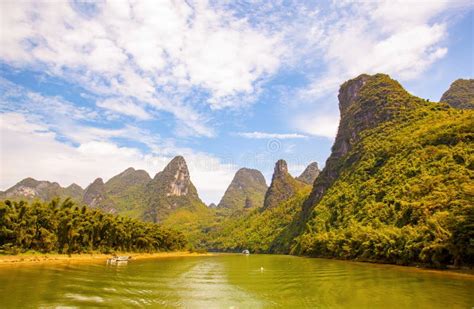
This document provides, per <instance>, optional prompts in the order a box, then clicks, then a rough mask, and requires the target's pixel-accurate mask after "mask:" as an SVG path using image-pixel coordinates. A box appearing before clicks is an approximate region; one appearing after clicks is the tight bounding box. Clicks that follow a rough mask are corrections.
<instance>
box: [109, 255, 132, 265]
mask: <svg viewBox="0 0 474 309" xmlns="http://www.w3.org/2000/svg"><path fill="white" fill-rule="evenodd" d="M131 259H132V257H131V256H113V257H111V258H109V259H107V264H117V263H127V262H128V261H129V260H131Z"/></svg>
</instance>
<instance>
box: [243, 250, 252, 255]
mask: <svg viewBox="0 0 474 309" xmlns="http://www.w3.org/2000/svg"><path fill="white" fill-rule="evenodd" d="M242 254H245V255H249V254H250V251H249V250H247V249H245V250H244V251H242Z"/></svg>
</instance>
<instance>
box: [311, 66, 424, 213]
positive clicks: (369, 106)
mask: <svg viewBox="0 0 474 309" xmlns="http://www.w3.org/2000/svg"><path fill="white" fill-rule="evenodd" d="M338 99H339V111H340V117H341V120H340V122H339V128H338V132H337V135H336V139H335V141H334V145H333V146H332V149H331V155H330V156H329V158H328V159H327V161H326V164H325V167H324V169H323V170H322V172H321V174H320V175H319V176H318V178H317V179H316V181H315V183H314V186H313V190H312V192H311V194H310V196H309V198H308V200H307V201H306V203H305V206H304V208H305V212H306V211H307V210H308V209H310V208H312V207H313V206H314V205H315V204H316V203H317V202H318V201H319V200H320V199H321V197H322V196H323V195H324V193H325V192H326V190H327V189H328V188H329V187H330V186H331V185H332V183H333V182H334V181H335V180H336V179H337V178H338V176H339V172H340V170H341V167H342V163H343V160H344V159H345V156H346V155H347V154H348V153H349V151H350V150H351V149H352V147H353V146H354V145H355V144H356V143H357V142H358V141H359V140H360V138H361V135H360V133H361V132H362V131H366V130H368V129H371V128H375V127H377V126H378V125H380V124H381V123H383V122H386V121H389V120H391V119H393V118H394V117H397V116H398V115H403V114H404V113H405V111H406V110H408V109H415V108H417V107H419V106H422V105H423V104H426V101H425V100H422V99H419V98H416V99H413V97H412V96H411V95H410V94H409V93H408V92H407V91H406V90H405V89H403V87H402V86H401V85H400V84H399V83H398V82H397V81H395V80H393V79H391V78H390V76H388V75H385V74H375V75H367V74H362V75H360V76H358V77H356V78H354V79H351V80H349V81H347V82H345V83H344V84H342V86H341V88H340V89H339V95H338ZM348 160H349V161H357V158H355V157H354V158H350V159H348ZM349 163H350V162H349Z"/></svg>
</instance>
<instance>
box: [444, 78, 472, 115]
mask: <svg viewBox="0 0 474 309" xmlns="http://www.w3.org/2000/svg"><path fill="white" fill-rule="evenodd" d="M440 101H441V102H445V103H448V104H449V105H451V106H452V107H455V108H461V109H474V79H458V80H456V81H454V82H453V83H452V84H451V86H450V87H449V89H448V90H447V91H446V92H445V93H444V94H443V96H442V97H441V99H440Z"/></svg>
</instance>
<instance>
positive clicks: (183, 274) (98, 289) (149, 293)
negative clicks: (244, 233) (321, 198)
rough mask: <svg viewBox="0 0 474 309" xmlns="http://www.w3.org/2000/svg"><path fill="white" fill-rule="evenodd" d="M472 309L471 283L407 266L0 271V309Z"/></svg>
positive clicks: (217, 263) (292, 261) (266, 264)
mask: <svg viewBox="0 0 474 309" xmlns="http://www.w3.org/2000/svg"><path fill="white" fill-rule="evenodd" d="M90 306H92V307H104V308H108V307H110V308H133V307H136V308H141V307H152V308H161V307H165V308H166V307H171V308H172V307H185V308H273V307H276V308H305V307H307V308H384V309H388V308H471V307H473V306H474V280H473V278H472V277H463V276H458V275H450V274H444V273H436V272H427V271H420V270H416V269H413V268H408V267H397V266H388V265H374V264H368V263H354V262H346V261H336V260H326V259H312V258H302V257H293V256H283V255H250V256H245V255H217V256H204V257H176V258H162V259H150V260H137V261H131V262H129V263H127V264H125V265H118V266H117V265H105V263H90V264H69V265H64V264H63V265H61V264H58V265H51V264H47V265H46V264H45V265H33V266H24V265H23V266H22V265H17V266H12V267H9V268H2V269H0V307H1V308H41V307H46V308H55V307H68V308H71V307H72V308H74V307H90Z"/></svg>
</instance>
